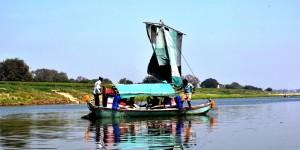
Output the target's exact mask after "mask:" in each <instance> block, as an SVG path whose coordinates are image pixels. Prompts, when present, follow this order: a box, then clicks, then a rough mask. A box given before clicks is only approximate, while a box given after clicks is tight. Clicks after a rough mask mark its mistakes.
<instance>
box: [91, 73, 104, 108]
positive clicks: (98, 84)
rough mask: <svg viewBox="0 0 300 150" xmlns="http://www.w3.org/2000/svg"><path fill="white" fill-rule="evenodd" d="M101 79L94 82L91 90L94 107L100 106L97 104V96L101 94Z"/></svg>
mask: <svg viewBox="0 0 300 150" xmlns="http://www.w3.org/2000/svg"><path fill="white" fill-rule="evenodd" d="M102 80H103V78H102V77H99V80H98V81H96V82H95V85H94V89H93V94H94V97H95V106H100V103H99V95H100V94H101V83H102Z"/></svg>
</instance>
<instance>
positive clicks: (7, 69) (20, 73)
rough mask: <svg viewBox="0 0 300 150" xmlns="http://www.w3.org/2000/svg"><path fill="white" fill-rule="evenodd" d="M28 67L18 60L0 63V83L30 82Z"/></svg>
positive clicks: (7, 60)
mask: <svg viewBox="0 0 300 150" xmlns="http://www.w3.org/2000/svg"><path fill="white" fill-rule="evenodd" d="M30 80H31V74H30V71H29V66H28V65H27V64H26V63H25V62H24V61H23V60H21V59H19V58H13V59H6V60H5V61H3V62H0V81H30Z"/></svg>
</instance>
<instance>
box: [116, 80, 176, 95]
mask: <svg viewBox="0 0 300 150" xmlns="http://www.w3.org/2000/svg"><path fill="white" fill-rule="evenodd" d="M115 87H116V88H117V90H118V93H119V94H120V97H121V98H130V97H136V96H177V95H178V94H176V93H175V90H174V89H173V87H172V86H171V84H168V83H151V84H116V85H115Z"/></svg>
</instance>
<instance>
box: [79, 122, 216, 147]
mask: <svg viewBox="0 0 300 150" xmlns="http://www.w3.org/2000/svg"><path fill="white" fill-rule="evenodd" d="M213 125H214V119H213V118H211V117H209V116H188V117H174V118H170V117H168V118H165V117H164V118H148V119H142V118H136V119H134V118H107V119H99V120H96V121H91V123H90V125H89V127H88V128H87V131H86V133H85V141H86V142H89V143H90V142H95V143H96V144H97V146H98V147H99V148H103V147H105V148H108V149H120V148H122V149H123V148H130V149H132V148H136V149H140V148H141V149H169V148H171V149H173V148H175V149H176V148H178V149H182V148H193V147H194V148H195V147H197V137H196V133H195V132H194V131H193V128H196V130H201V129H204V130H205V132H210V131H212V126H213Z"/></svg>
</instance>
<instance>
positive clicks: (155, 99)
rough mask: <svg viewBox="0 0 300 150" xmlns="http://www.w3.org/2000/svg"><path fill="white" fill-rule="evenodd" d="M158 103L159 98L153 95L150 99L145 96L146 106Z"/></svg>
mask: <svg viewBox="0 0 300 150" xmlns="http://www.w3.org/2000/svg"><path fill="white" fill-rule="evenodd" d="M157 105H159V99H158V97H157V96H153V98H152V99H151V98H150V97H147V107H154V106H157Z"/></svg>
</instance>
